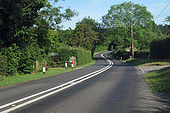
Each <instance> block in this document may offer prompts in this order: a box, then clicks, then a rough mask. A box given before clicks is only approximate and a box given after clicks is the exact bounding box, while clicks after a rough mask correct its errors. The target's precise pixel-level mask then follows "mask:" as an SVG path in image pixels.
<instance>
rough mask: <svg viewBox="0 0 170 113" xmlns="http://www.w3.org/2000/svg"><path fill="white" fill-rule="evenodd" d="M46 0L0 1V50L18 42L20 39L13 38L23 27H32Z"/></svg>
mask: <svg viewBox="0 0 170 113" xmlns="http://www.w3.org/2000/svg"><path fill="white" fill-rule="evenodd" d="M45 3H46V0H34V1H32V2H30V1H28V0H21V1H12V0H3V1H0V11H1V14H2V15H1V16H0V26H1V27H0V31H1V32H0V48H2V47H9V46H11V45H12V44H14V43H15V42H19V41H20V40H21V39H20V38H21V37H15V34H16V33H17V32H20V31H21V30H22V29H23V27H32V26H33V24H34V23H35V20H36V18H37V16H38V11H39V10H40V9H41V8H42V7H43V6H44V5H45Z"/></svg>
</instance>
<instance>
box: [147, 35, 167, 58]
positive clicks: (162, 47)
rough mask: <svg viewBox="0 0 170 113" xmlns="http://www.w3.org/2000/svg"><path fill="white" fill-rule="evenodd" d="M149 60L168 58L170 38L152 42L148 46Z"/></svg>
mask: <svg viewBox="0 0 170 113" xmlns="http://www.w3.org/2000/svg"><path fill="white" fill-rule="evenodd" d="M150 54H151V58H158V59H160V58H170V37H168V38H166V39H157V40H153V41H152V42H151V44H150Z"/></svg>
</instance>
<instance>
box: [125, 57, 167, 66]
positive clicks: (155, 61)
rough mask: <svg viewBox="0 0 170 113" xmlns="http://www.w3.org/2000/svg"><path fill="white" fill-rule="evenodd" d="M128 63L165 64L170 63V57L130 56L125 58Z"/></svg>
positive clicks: (142, 64) (140, 64)
mask: <svg viewBox="0 0 170 113" xmlns="http://www.w3.org/2000/svg"><path fill="white" fill-rule="evenodd" d="M125 61H126V62H127V63H133V64H135V65H137V66H165V65H170V59H141V58H130V59H127V60H125Z"/></svg>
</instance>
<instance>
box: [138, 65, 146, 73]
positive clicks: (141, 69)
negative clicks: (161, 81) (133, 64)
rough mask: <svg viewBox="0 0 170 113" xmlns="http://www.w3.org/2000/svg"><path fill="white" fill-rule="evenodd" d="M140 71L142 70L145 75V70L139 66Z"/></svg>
mask: <svg viewBox="0 0 170 113" xmlns="http://www.w3.org/2000/svg"><path fill="white" fill-rule="evenodd" d="M139 69H140V70H141V72H142V73H143V74H145V72H144V70H143V69H142V68H141V67H140V66H139Z"/></svg>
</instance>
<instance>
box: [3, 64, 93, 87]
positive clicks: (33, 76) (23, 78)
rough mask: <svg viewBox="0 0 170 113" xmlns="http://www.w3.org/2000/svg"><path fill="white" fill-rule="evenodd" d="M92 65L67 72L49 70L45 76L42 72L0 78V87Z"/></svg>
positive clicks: (55, 69) (62, 69) (63, 71)
mask: <svg viewBox="0 0 170 113" xmlns="http://www.w3.org/2000/svg"><path fill="white" fill-rule="evenodd" d="M94 63H95V62H94V61H91V62H89V63H87V64H84V65H81V66H78V67H76V68H73V69H72V68H68V69H67V70H66V69H65V68H64V67H58V68H49V69H48V71H46V74H43V73H42V72H38V73H34V74H24V75H16V76H11V77H6V76H0V87H3V86H9V85H14V84H18V83H23V82H28V81H31V80H36V79H40V78H45V77H49V76H54V75H57V74H61V73H65V72H70V71H73V70H76V69H78V68H83V67H87V66H90V65H93V64H94Z"/></svg>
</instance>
